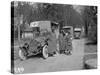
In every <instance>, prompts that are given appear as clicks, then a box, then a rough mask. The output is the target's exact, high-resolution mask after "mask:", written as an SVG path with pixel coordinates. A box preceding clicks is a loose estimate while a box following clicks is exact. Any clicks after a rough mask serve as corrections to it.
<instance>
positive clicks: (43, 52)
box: [42, 45, 49, 59]
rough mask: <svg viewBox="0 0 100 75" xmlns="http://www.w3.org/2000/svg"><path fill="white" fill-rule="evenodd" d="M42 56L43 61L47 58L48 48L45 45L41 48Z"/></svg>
mask: <svg viewBox="0 0 100 75" xmlns="http://www.w3.org/2000/svg"><path fill="white" fill-rule="evenodd" d="M42 55H43V58H44V59H46V58H48V56H49V55H48V46H47V45H45V46H44V47H43V50H42Z"/></svg>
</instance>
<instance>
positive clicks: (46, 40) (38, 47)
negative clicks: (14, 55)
mask: <svg viewBox="0 0 100 75" xmlns="http://www.w3.org/2000/svg"><path fill="white" fill-rule="evenodd" d="M42 22H43V24H41V23H38V24H41V25H43V26H44V24H45V21H42ZM36 24H37V23H36ZM41 25H40V26H41ZM46 25H51V26H48V27H49V28H45V27H44V29H43V27H42V26H41V27H42V28H41V27H40V26H39V25H35V27H39V28H38V30H35V33H33V34H34V36H33V38H32V39H30V41H28V42H25V43H24V45H22V46H20V47H19V53H18V54H19V57H20V59H21V60H26V59H27V57H28V56H31V55H37V54H42V57H43V58H44V59H46V58H48V57H49V55H50V54H54V53H55V52H56V49H57V47H56V44H57V43H56V40H57V38H56V35H55V32H54V30H57V27H56V26H57V24H54V23H50V22H48V24H47V21H46ZM46 25H45V26H46ZM35 27H34V26H33V28H35ZM55 27H56V29H55ZM35 29H36V28H35ZM48 29H49V30H48ZM50 29H51V30H50ZM33 30H34V29H33Z"/></svg>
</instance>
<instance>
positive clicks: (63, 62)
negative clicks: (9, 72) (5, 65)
mask: <svg viewBox="0 0 100 75" xmlns="http://www.w3.org/2000/svg"><path fill="white" fill-rule="evenodd" d="M83 56H84V39H80V40H78V39H77V40H73V53H72V55H64V54H59V55H58V56H54V57H48V58H47V59H43V58H41V57H38V56H32V57H30V58H29V59H27V60H25V61H21V60H19V59H17V60H15V61H14V64H15V66H14V67H15V71H16V73H34V72H35V73H36V72H54V71H66V70H80V69H83Z"/></svg>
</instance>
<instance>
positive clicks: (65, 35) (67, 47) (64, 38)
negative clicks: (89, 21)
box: [59, 26, 73, 55]
mask: <svg viewBox="0 0 100 75" xmlns="http://www.w3.org/2000/svg"><path fill="white" fill-rule="evenodd" d="M59 38H60V40H59V44H60V52H61V53H62V52H63V53H65V54H67V55H69V54H72V39H73V27H72V26H64V27H63V28H62V30H61V34H60V37H59Z"/></svg>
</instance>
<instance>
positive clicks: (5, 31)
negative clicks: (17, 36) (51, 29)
mask: <svg viewBox="0 0 100 75" xmlns="http://www.w3.org/2000/svg"><path fill="white" fill-rule="evenodd" d="M11 1H13V0H0V75H10V74H11V73H10V72H9V71H10V30H11V29H10V15H9V14H10V2H11ZM17 1H31V2H49V3H60V4H74V5H95V6H98V14H99V15H98V33H99V32H100V22H99V21H100V0H17ZM99 36H100V35H98V38H99ZM98 41H100V39H98ZM99 46H100V44H99V43H98V51H99V49H100V47H99ZM98 55H100V51H99V52H98ZM98 60H100V58H99V59H98ZM98 62H99V61H98ZM99 63H100V62H99ZM99 67H100V64H99ZM99 70H100V68H99V69H98V70H88V71H83V70H81V71H80V70H78V71H64V72H50V73H36V74H37V75H41V74H42V75H46V74H47V75H51V74H54V75H55V74H57V75H61V74H63V75H64V74H65V75H66V74H67V75H73V74H83V75H84V74H87V75H89V74H91V75H97V74H99ZM32 74H34V73H32ZM27 75H30V74H27Z"/></svg>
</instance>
